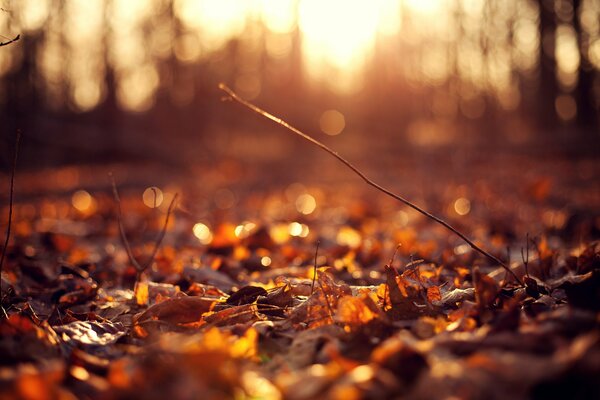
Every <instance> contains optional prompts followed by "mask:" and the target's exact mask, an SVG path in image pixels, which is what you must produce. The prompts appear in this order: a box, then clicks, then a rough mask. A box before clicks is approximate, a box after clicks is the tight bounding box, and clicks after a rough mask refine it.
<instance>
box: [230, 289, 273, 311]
mask: <svg viewBox="0 0 600 400" xmlns="http://www.w3.org/2000/svg"><path fill="white" fill-rule="evenodd" d="M267 294H268V293H267V291H266V290H265V289H264V288H262V287H260V286H251V285H249V286H244V287H243V288H241V289H240V290H238V291H237V292H234V293H232V294H231V296H229V298H228V299H227V300H226V301H225V303H227V304H231V305H236V306H239V305H242V304H250V303H254V302H255V301H256V299H257V298H258V297H259V296H266V295H267Z"/></svg>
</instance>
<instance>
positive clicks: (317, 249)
mask: <svg viewBox="0 0 600 400" xmlns="http://www.w3.org/2000/svg"><path fill="white" fill-rule="evenodd" d="M320 244H321V241H320V240H317V248H316V249H315V265H314V269H313V279H312V285H310V294H311V295H312V294H313V292H314V291H315V280H316V279H317V256H318V254H319V245H320Z"/></svg>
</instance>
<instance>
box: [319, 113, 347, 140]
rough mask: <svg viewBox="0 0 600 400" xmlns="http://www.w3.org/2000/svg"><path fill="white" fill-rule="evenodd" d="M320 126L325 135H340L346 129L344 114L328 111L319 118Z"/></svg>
mask: <svg viewBox="0 0 600 400" xmlns="http://www.w3.org/2000/svg"><path fill="white" fill-rule="evenodd" d="M319 126H320V127H321V130H322V131H323V133H326V134H327V135H330V136H335V135H339V134H340V133H342V131H343V130H344V128H345V127H346V119H345V118H344V114H342V113H341V112H339V111H337V110H327V111H325V112H324V113H323V114H321V118H319Z"/></svg>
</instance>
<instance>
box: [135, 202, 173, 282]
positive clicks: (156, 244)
mask: <svg viewBox="0 0 600 400" xmlns="http://www.w3.org/2000/svg"><path fill="white" fill-rule="evenodd" d="M177 196H179V194H178V193H175V196H173V199H172V200H171V204H169V209H168V210H167V216H166V218H165V223H164V224H163V227H162V230H161V231H160V234H159V236H158V238H157V239H156V242H154V249H153V250H152V253H151V254H150V258H149V259H148V261H147V262H146V264H145V265H144V266H143V270H144V271H145V270H146V269H148V267H149V266H151V265H152V263H153V262H154V257H156V253H157V252H158V249H159V248H160V245H161V244H162V241H163V239H164V238H165V234H166V233H167V225H169V218H170V217H171V213H172V212H173V206H174V205H175V204H176V201H177Z"/></svg>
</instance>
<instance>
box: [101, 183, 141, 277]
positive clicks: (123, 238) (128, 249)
mask: <svg viewBox="0 0 600 400" xmlns="http://www.w3.org/2000/svg"><path fill="white" fill-rule="evenodd" d="M108 176H109V177H110V181H111V183H112V189H113V196H114V198H115V201H116V202H117V211H118V213H117V222H118V223H119V233H120V234H121V242H123V246H124V247H125V251H126V252H127V256H128V257H129V261H130V262H131V264H133V266H134V267H135V269H136V270H137V271H138V274H139V273H140V272H141V271H142V266H141V265H140V263H138V261H137V260H136V259H135V257H134V255H133V252H132V251H131V246H130V245H129V240H127V235H125V227H124V226H123V210H122V209H121V198H120V197H119V191H118V190H117V184H116V182H115V177H114V176H113V174H112V172H109V173H108Z"/></svg>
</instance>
